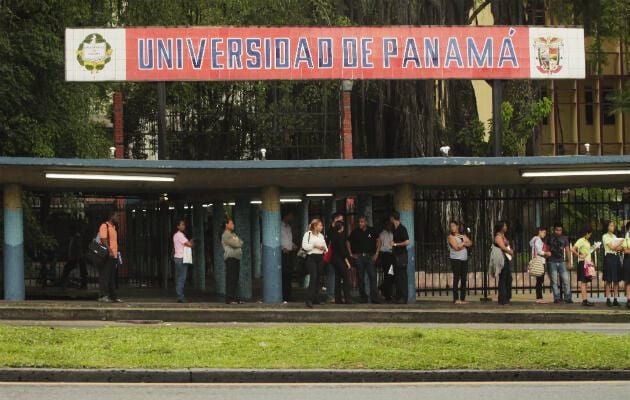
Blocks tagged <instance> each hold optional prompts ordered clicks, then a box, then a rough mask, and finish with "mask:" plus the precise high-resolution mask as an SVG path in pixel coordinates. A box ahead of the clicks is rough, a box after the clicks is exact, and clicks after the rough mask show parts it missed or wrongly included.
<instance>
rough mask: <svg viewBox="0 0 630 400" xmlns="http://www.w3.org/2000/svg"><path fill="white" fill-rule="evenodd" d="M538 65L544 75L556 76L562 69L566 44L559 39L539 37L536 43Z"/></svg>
mask: <svg viewBox="0 0 630 400" xmlns="http://www.w3.org/2000/svg"><path fill="white" fill-rule="evenodd" d="M534 47H535V49H536V58H537V60H538V65H537V66H536V68H537V69H538V71H540V72H541V73H543V74H555V73H558V72H560V70H561V69H562V60H563V58H564V57H563V56H562V53H563V49H564V43H563V41H562V39H560V38H557V37H539V38H536V40H535V41H534Z"/></svg>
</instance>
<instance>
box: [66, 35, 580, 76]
mask: <svg viewBox="0 0 630 400" xmlns="http://www.w3.org/2000/svg"><path fill="white" fill-rule="evenodd" d="M66 64H67V68H66V77H67V79H68V80H80V81H91V80H126V81H201V80H209V81H218V80H267V79H282V80H310V79H525V78H532V79H541V78H542V79H544V78H553V79H557V78H583V77H584V35H583V30H582V29H579V28H538V27H526V26H514V27H508V26H489V27H467V26H466V27H463V26H462V27H434V26H432V27H410V26H392V27H327V28H323V27H271V28H263V27H246V28H238V27H189V28H164V27H148V28H125V29H68V30H67V31H66Z"/></svg>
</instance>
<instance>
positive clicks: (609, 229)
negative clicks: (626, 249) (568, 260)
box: [602, 221, 624, 307]
mask: <svg viewBox="0 0 630 400" xmlns="http://www.w3.org/2000/svg"><path fill="white" fill-rule="evenodd" d="M615 229H616V226H615V223H614V222H613V221H607V222H606V233H605V234H604V235H603V236H602V243H603V244H604V276H603V278H604V291H605V293H606V305H607V306H608V307H612V306H615V307H619V301H617V297H618V296H619V282H621V274H622V270H621V258H620V257H619V251H620V250H622V246H623V241H624V240H623V239H619V238H617V236H615ZM611 294H612V295H613V301H612V302H611V301H610V296H611Z"/></svg>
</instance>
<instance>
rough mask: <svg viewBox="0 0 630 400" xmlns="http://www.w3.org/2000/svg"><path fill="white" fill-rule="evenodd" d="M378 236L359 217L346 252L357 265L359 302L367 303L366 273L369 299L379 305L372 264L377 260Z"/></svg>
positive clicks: (363, 218)
mask: <svg viewBox="0 0 630 400" xmlns="http://www.w3.org/2000/svg"><path fill="white" fill-rule="evenodd" d="M377 239H378V235H377V234H376V232H375V231H374V229H372V227H370V226H368V223H367V218H366V217H364V216H360V217H359V227H358V228H356V229H355V230H353V231H352V233H351V234H350V237H349V238H348V241H347V242H346V243H347V245H348V252H349V253H350V254H351V255H352V258H354V259H355V261H356V263H357V273H358V274H359V294H360V295H361V302H362V303H367V302H368V296H367V293H366V291H365V282H364V280H365V273H366V272H367V275H368V279H369V281H370V299H371V300H372V303H380V300H379V299H378V289H377V285H376V267H375V266H374V263H375V262H376V259H377V258H378V253H377V252H376V240H377Z"/></svg>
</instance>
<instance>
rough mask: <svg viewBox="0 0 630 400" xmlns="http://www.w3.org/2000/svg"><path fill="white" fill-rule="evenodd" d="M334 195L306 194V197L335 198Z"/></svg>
mask: <svg viewBox="0 0 630 400" xmlns="http://www.w3.org/2000/svg"><path fill="white" fill-rule="evenodd" d="M333 196H334V195H333V194H332V193H306V197H333Z"/></svg>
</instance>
